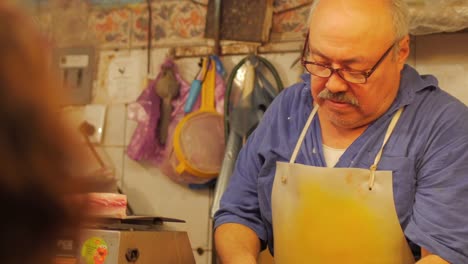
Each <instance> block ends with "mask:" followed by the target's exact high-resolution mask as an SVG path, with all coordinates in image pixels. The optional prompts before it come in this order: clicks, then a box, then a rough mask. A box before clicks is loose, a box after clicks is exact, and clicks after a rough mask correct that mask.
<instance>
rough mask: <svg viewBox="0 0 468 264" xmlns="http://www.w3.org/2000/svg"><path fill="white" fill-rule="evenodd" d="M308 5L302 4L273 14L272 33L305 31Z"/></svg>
mask: <svg viewBox="0 0 468 264" xmlns="http://www.w3.org/2000/svg"><path fill="white" fill-rule="evenodd" d="M309 8H310V6H309V5H307V6H303V7H301V8H298V9H293V10H290V11H287V12H282V13H278V14H274V15H273V28H272V32H273V33H291V32H293V33H300V32H305V30H306V28H307V20H308V18H309Z"/></svg>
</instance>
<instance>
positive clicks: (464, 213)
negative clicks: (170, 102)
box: [215, 0, 468, 264]
mask: <svg viewBox="0 0 468 264" xmlns="http://www.w3.org/2000/svg"><path fill="white" fill-rule="evenodd" d="M308 27H309V30H308V32H307V33H308V34H307V38H306V39H305V45H304V51H303V54H302V64H303V66H304V67H305V69H306V70H307V72H308V74H305V75H304V76H303V82H301V83H298V84H295V85H293V86H292V87H290V88H288V89H285V90H284V91H283V92H282V93H281V94H280V95H279V96H278V97H277V98H276V99H275V100H274V102H273V103H272V104H271V105H270V107H269V108H268V110H267V112H266V114H265V116H264V118H263V119H262V122H261V123H260V124H259V126H258V127H257V129H256V130H255V132H254V133H253V134H252V135H251V136H250V137H249V140H248V142H247V144H246V145H245V146H244V148H243V149H242V150H241V152H240V153H239V157H238V160H237V164H236V168H235V170H234V173H233V175H232V178H231V181H230V184H229V186H228V187H227V190H226V192H225V193H224V196H223V197H222V200H221V206H220V209H219V210H218V211H217V213H216V215H215V229H216V230H215V244H216V250H217V253H218V255H219V257H220V259H221V261H222V263H255V261H256V257H257V254H258V253H259V251H260V250H262V249H264V248H265V247H266V246H268V248H269V250H270V252H271V253H272V254H273V256H274V259H275V263H276V264H285V263H359V264H363V263H378V264H384V263H388V264H394V263H399V264H409V263H414V262H415V261H417V263H420V264H423V263H426V264H428V263H448V262H450V263H468V206H467V201H468V108H467V107H466V105H464V104H463V103H462V102H460V101H459V100H457V99H455V98H454V97H452V96H450V95H449V94H448V93H446V92H444V91H443V90H441V89H440V88H439V87H438V82H437V80H436V78H435V77H434V76H430V75H420V74H419V73H418V72H417V71H416V70H415V69H413V68H412V67H411V66H409V65H406V64H405V61H406V59H407V57H408V54H409V52H410V50H409V49H410V45H409V36H408V10H407V6H406V4H405V2H404V1H403V0H372V1H371V0H320V1H319V0H316V1H314V4H313V6H312V9H311V13H310V20H309V23H308Z"/></svg>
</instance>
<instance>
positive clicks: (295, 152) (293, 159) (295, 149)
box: [289, 104, 319, 163]
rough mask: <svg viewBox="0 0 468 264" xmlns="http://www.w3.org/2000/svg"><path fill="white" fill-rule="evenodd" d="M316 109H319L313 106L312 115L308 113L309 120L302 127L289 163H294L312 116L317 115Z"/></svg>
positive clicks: (316, 105)
mask: <svg viewBox="0 0 468 264" xmlns="http://www.w3.org/2000/svg"><path fill="white" fill-rule="evenodd" d="M318 108H319V106H318V104H315V106H314V109H312V113H310V115H309V118H308V119H307V122H306V124H305V125H304V128H303V129H302V132H301V135H300V136H299V139H298V140H297V143H296V147H295V148H294V151H293V154H292V156H291V159H290V160H289V163H294V162H296V157H297V154H298V153H299V150H300V149H301V146H302V142H303V141H304V138H305V135H306V133H307V130H308V129H309V127H310V124H311V123H312V120H313V119H314V116H315V114H316V113H317V110H318Z"/></svg>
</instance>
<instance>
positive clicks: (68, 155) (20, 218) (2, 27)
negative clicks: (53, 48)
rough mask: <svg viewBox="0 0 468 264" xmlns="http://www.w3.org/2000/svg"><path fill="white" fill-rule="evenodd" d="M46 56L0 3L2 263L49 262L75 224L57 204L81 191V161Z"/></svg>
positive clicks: (74, 211) (71, 210)
mask: <svg viewBox="0 0 468 264" xmlns="http://www.w3.org/2000/svg"><path fill="white" fill-rule="evenodd" d="M48 50H49V48H48V47H47V44H46V41H45V39H44V38H43V37H42V36H41V35H40V33H39V32H38V31H37V30H36V29H35V27H34V26H33V23H32V22H31V20H30V19H29V18H28V17H27V16H26V15H24V14H22V13H21V12H20V11H18V10H16V9H15V8H14V7H12V6H8V5H7V4H5V3H0V203H1V205H2V207H3V208H2V209H3V212H4V213H3V214H2V218H1V223H0V228H1V232H0V234H1V238H0V241H1V246H0V248H1V249H0V259H1V262H2V263H26V264H29V263H38V264H41V263H51V257H52V256H53V253H54V251H53V248H52V246H54V244H55V242H56V239H57V238H58V237H59V236H60V235H61V234H62V233H63V232H72V233H73V232H75V233H76V232H77V230H78V226H79V224H80V221H81V219H82V214H81V210H80V209H79V208H80V206H78V205H72V204H71V203H69V202H66V201H65V200H66V199H64V197H66V196H67V195H70V194H74V193H77V192H80V191H81V189H82V187H83V186H82V185H81V184H80V182H78V178H77V177H75V176H73V175H72V170H71V165H72V163H75V162H76V163H79V162H80V158H79V155H78V154H77V153H76V152H75V151H73V150H72V146H73V145H74V144H75V143H74V142H73V141H74V140H73V139H72V138H71V136H69V135H71V134H70V133H69V132H67V128H66V126H65V124H63V123H62V121H61V118H60V117H59V100H60V99H59V98H60V93H59V90H58V86H57V82H56V81H55V79H54V78H55V77H54V76H55V75H54V74H53V72H52V69H51V67H49V66H50V65H48V64H49V61H50V56H49V55H50V54H49V53H48ZM74 167H79V166H74Z"/></svg>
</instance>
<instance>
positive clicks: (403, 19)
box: [307, 0, 409, 41]
mask: <svg viewBox="0 0 468 264" xmlns="http://www.w3.org/2000/svg"><path fill="white" fill-rule="evenodd" d="M387 1H388V4H389V7H390V9H391V15H392V19H393V31H394V32H395V40H396V41H399V40H401V39H403V38H404V37H405V36H406V35H408V32H409V11H408V5H407V4H406V1H405V0H387ZM319 2H320V0H314V2H313V3H312V6H311V7H310V13H309V20H308V23H307V25H308V26H309V25H310V22H311V19H312V14H313V13H314V11H315V9H316V7H317V4H318V3H319Z"/></svg>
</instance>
